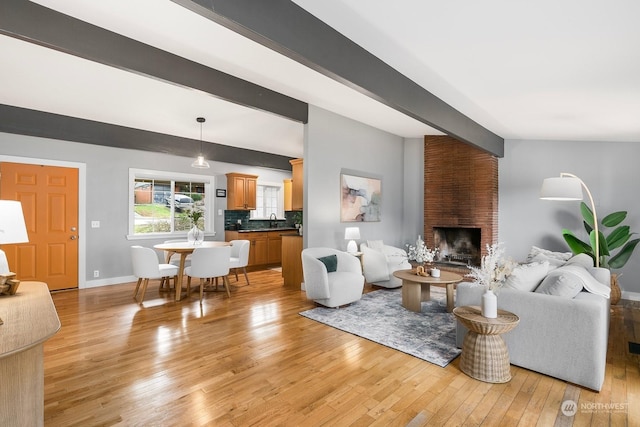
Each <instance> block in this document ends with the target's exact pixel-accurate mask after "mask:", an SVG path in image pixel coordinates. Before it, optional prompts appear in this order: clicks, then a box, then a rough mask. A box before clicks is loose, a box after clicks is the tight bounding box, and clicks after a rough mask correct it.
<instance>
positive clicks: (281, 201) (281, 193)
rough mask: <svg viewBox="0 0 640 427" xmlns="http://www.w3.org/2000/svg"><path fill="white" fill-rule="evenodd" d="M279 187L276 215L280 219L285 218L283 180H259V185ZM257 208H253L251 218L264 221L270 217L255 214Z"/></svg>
mask: <svg viewBox="0 0 640 427" xmlns="http://www.w3.org/2000/svg"><path fill="white" fill-rule="evenodd" d="M258 187H278V212H276V217H277V218H278V219H279V220H283V219H285V216H284V185H283V184H282V183H281V182H267V181H258V183H257V187H256V190H257V188H258ZM255 212H256V211H255V210H252V211H251V212H250V214H249V220H250V221H251V220H260V221H264V220H268V219H269V217H268V216H267V217H264V218H263V217H259V216H254V215H255Z"/></svg>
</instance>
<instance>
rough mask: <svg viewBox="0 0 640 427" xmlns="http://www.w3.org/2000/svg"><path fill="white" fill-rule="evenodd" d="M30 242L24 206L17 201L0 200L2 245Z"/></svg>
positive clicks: (0, 235) (0, 238) (0, 236)
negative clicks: (23, 211) (23, 210)
mask: <svg viewBox="0 0 640 427" xmlns="http://www.w3.org/2000/svg"><path fill="white" fill-rule="evenodd" d="M28 241H29V236H28V235H27V227H26V225H25V223H24V214H23V213H22V204H21V203H20V202H18V201H15V200H0V244H10V243H25V242H28Z"/></svg>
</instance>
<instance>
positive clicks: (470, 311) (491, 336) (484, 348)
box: [453, 306, 520, 383]
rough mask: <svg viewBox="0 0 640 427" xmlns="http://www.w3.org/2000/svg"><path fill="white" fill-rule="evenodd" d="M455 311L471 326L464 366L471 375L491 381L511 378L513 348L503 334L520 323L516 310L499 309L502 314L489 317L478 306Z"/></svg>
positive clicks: (465, 370) (458, 316) (463, 369)
mask: <svg viewBox="0 0 640 427" xmlns="http://www.w3.org/2000/svg"><path fill="white" fill-rule="evenodd" d="M453 314H455V316H456V317H457V318H458V320H460V322H461V323H462V324H463V325H464V326H466V327H467V329H469V332H467V335H465V337H464V342H463V344H462V355H461V356H460V370H461V371H462V372H464V373H465V374H467V375H469V376H470V377H471V378H475V379H477V380H480V381H485V382H488V383H506V382H508V381H510V380H511V365H510V363H509V350H508V349H507V345H506V344H505V343H504V340H503V339H502V337H501V336H500V335H501V334H504V333H507V332H509V331H510V330H512V329H513V328H515V327H516V326H517V325H518V322H520V318H519V317H518V316H516V315H515V314H513V313H511V312H509V311H506V310H498V317H497V318H495V319H488V318H486V317H484V316H483V315H482V314H481V310H480V307H478V306H462V307H456V308H455V309H454V310H453Z"/></svg>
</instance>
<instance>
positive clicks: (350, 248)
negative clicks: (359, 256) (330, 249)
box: [344, 227, 360, 254]
mask: <svg viewBox="0 0 640 427" xmlns="http://www.w3.org/2000/svg"><path fill="white" fill-rule="evenodd" d="M358 239H360V228H359V227H347V228H345V230H344V240H349V243H348V244H347V252H349V253H352V254H353V253H356V252H358V245H357V244H356V240H358Z"/></svg>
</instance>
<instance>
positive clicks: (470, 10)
mask: <svg viewBox="0 0 640 427" xmlns="http://www.w3.org/2000/svg"><path fill="white" fill-rule="evenodd" d="M34 3H35V5H34ZM261 3H263V6H264V4H269V3H270V2H259V1H257V0H256V1H255V2H254V3H253V5H254V6H255V8H252V7H251V6H252V2H251V1H248V0H242V1H240V0H238V2H237V3H235V4H234V2H233V1H231V0H228V1H224V0H221V1H218V0H213V1H206V0H200V1H198V0H194V1H191V0H175V1H169V0H136V1H132V0H111V1H109V2H98V1H86V0H64V1H62V0H36V1H34V2H29V1H28V0H6V1H4V2H3V5H1V6H0V34H3V35H0V52H1V53H2V57H3V58H4V60H3V66H2V67H0V81H1V82H2V90H1V91H0V104H4V105H5V106H10V107H18V108H20V109H29V110H36V111H41V112H47V113H55V114H59V115H63V116H69V117H75V118H80V119H84V120H88V121H91V122H99V123H106V124H109V125H117V126H121V127H124V128H131V129H137V130H142V131H150V132H154V133H158V134H162V135H170V136H174V137H176V138H177V139H176V140H177V141H180V140H181V139H182V138H185V139H199V137H200V127H199V125H198V124H197V123H196V120H195V118H196V117H199V116H204V117H206V118H207V121H206V123H205V125H204V126H203V139H204V140H205V141H208V142H213V143H217V144H221V145H226V146H231V147H242V148H246V149H249V150H257V151H263V152H267V153H273V154H276V155H280V156H289V157H299V156H301V155H302V138H303V123H304V121H305V117H304V113H301V112H303V111H304V105H305V104H313V105H316V106H319V107H321V108H324V109H327V110H330V111H334V112H336V113H338V114H341V115H344V116H346V117H350V118H353V119H355V120H358V121H361V122H363V123H367V124H369V125H372V126H374V127H377V128H379V129H382V130H385V131H387V132H390V133H393V134H396V135H399V136H403V137H421V136H423V135H427V134H442V133H451V134H454V135H456V136H460V137H461V139H467V140H471V139H474V138H475V137H476V136H478V135H479V136H478V137H479V138H480V141H479V142H478V144H479V145H480V146H483V147H484V148H487V149H488V150H489V151H493V148H494V147H495V145H492V144H494V143H495V142H496V141H502V139H503V138H504V139H551V140H581V141H640V120H638V117H640V56H639V55H637V52H639V51H640V26H638V25H637V23H636V22H635V21H636V20H637V16H640V4H638V3H637V2H634V1H621V0H613V1H610V2H606V3H605V2H602V1H595V0H584V1H576V0H565V1H562V2H555V1H550V0H541V1H537V2H513V1H508V0H499V1H492V2H489V3H487V2H473V1H457V2H436V1H415V0H414V1H409V0H398V1H395V2H393V3H392V4H391V3H390V2H383V1H378V0H373V1H366V2H365V1H356V0H323V1H313V0H294V3H291V2H288V1H283V0H273V3H271V4H272V6H273V7H272V8H270V9H269V10H262V11H261V9H260V7H258V5H260V4H261ZM24 4H27V5H30V6H36V7H40V6H37V5H41V6H44V7H45V8H47V10H49V9H51V10H52V11H57V12H61V13H62V14H66V15H69V16H70V17H72V18H73V20H72V21H69V22H70V24H69V25H68V26H67V25H65V28H60V31H59V32H60V34H66V36H67V40H66V41H67V42H69V43H71V44H73V43H75V44H74V47H73V48H65V47H63V46H61V44H62V43H59V44H58V43H57V42H55V41H51V38H52V37H51V36H50V35H47V36H46V37H45V36H42V37H45V38H47V40H48V41H47V42H43V40H39V39H38V37H40V36H41V34H45V33H46V28H44V27H46V25H42V27H43V28H42V29H41V28H39V27H40V26H39V25H37V26H35V27H36V28H32V29H30V30H29V31H30V32H33V33H29V34H28V35H25V34H15V33H13V34H11V32H12V31H11V30H10V29H11V25H12V24H13V22H8V21H9V20H10V19H11V18H7V16H11V15H10V14H9V13H8V12H10V10H9V9H11V8H13V9H17V8H19V7H22V5H24ZM218 4H219V5H220V10H221V12H219V11H218V10H217V9H216V7H218ZM229 5H231V6H229ZM235 5H241V6H238V7H240V11H241V12H243V14H244V15H251V13H247V11H249V12H250V11H252V10H255V11H256V13H255V15H256V16H248V17H247V21H243V20H242V19H235V20H234V19H233V16H232V12H233V10H231V12H229V13H226V12H225V10H224V8H225V7H231V8H233V7H235ZM296 5H298V6H300V7H301V8H302V9H304V10H306V11H307V12H309V13H310V14H311V15H313V16H315V17H316V18H318V19H319V20H320V21H323V22H324V23H326V24H328V26H329V29H331V28H332V29H333V30H336V31H337V32H339V33H341V34H342V35H344V36H346V37H347V38H348V39H350V40H352V41H353V42H355V44H356V45H358V46H359V47H361V48H363V50H362V52H363V55H365V56H363V58H364V61H363V60H360V57H359V56H358V55H353V59H350V57H349V56H346V57H344V56H343V57H340V56H339V55H340V52H335V51H330V50H328V51H326V52H322V51H321V49H319V48H316V49H315V50H314V51H312V52H307V54H304V52H302V53H301V52H300V51H297V50H296V49H297V46H298V45H297V44H296V40H292V36H291V34H296V33H295V32H296V31H298V34H300V39H301V40H302V39H304V37H303V36H302V35H304V34H307V35H309V34H310V33H313V31H312V30H313V28H312V27H314V26H313V25H309V22H310V21H308V22H307V21H305V20H301V21H299V22H301V23H302V24H301V25H299V26H298V27H296V23H297V22H298V21H297V22H293V23H291V22H288V23H287V22H284V21H282V22H276V21H277V19H278V17H277V16H275V17H274V16H273V15H270V14H269V11H273V10H278V9H277V8H276V6H278V7H280V6H281V7H283V9H281V10H286V11H290V10H294V11H295V9H296V8H297V7H296ZM25 10H29V13H30V14H32V15H36V13H33V12H31V9H25ZM303 12H304V11H303ZM38 13H39V12H38ZM296 13H298V12H296ZM305 13H306V12H305ZM3 16H4V18H3ZM43 16H45V17H46V14H45V15H43ZM290 16H294V17H299V16H300V15H290ZM282 18H286V16H283V17H282ZM30 19H34V21H33V22H38V21H37V18H36V17H32V16H29V17H27V18H25V22H26V23H28V22H29V20H30ZM243 19H244V17H243ZM269 20H271V22H269ZM3 21H4V22H3ZM76 21H77V22H80V21H84V22H86V23H89V24H93V25H95V26H97V27H100V29H105V30H109V31H110V32H112V33H109V34H107V35H101V36H100V38H99V39H98V40H89V39H86V40H85V39H84V38H83V37H82V36H83V34H85V33H84V32H83V31H84V29H82V28H80V27H79V26H78V27H77V29H76V26H75V24H74V22H76ZM263 21H264V22H266V24H265V25H266V26H267V27H268V28H267V30H269V31H272V33H271V34H270V35H267V36H265V34H264V32H262V34H261V35H256V33H257V30H256V29H255V28H251V26H252V25H253V24H254V23H255V22H258V25H262V24H263ZM32 27H34V26H33V25H32ZM280 29H283V31H282V32H280V31H279V30H280ZM284 29H286V31H284ZM305 29H308V30H309V32H306V31H305ZM40 30H42V31H40ZM76 30H77V31H78V32H77V34H78V40H68V39H69V38H72V37H69V34H71V35H73V34H74V31H76ZM281 33H282V34H281ZM110 34H113V37H115V38H112V36H111V35H110ZM313 34H315V33H313ZM323 34H329V33H327V32H326V31H324V30H323ZM281 36H282V39H279V37H281ZM61 37H62V38H64V37H63V36H61ZM118 37H121V38H120V39H118ZM124 38H126V39H127V40H131V41H132V42H134V43H135V42H141V44H139V45H133V44H131V47H127V49H126V50H127V54H128V55H129V58H125V59H124V60H121V59H117V58H121V57H119V56H118V55H119V54H120V53H121V52H119V46H125V45H124V44H120V43H119V42H118V40H123V39H124ZM110 40H111V41H114V40H115V41H114V43H113V44H112V45H110V44H109V41H110ZM63 41H64V40H63ZM303 41H304V40H303ZM49 42H51V45H49V44H48V43H49ZM72 42H73V43H72ZM312 42H313V41H311V43H312ZM100 43H102V44H100ZM287 43H289V45H287ZM56 44H57V45H56ZM52 45H56V46H52ZM301 45H302V43H301ZM311 46H313V45H312V44H311ZM336 46H338V45H336ZM358 46H356V47H355V48H357V49H359V47H358ZM151 48H156V49H151ZM136 49H140V50H136ZM350 49H353V47H351V48H350ZM122 50H125V49H124V48H123V49H122ZM81 51H82V52H90V53H91V54H82V53H79V52H81ZM132 52H140V54H139V55H138V58H131V56H133V55H132ZM345 52H346V53H347V54H350V53H352V52H354V51H353V50H348V49H347V50H346V51H345ZM368 54H372V56H374V57H377V58H379V59H380V60H381V61H380V63H379V64H377V63H375V64H374V65H375V67H371V73H369V72H367V70H366V69H361V70H359V71H360V72H359V75H355V76H345V75H344V74H341V69H343V68H344V69H345V70H346V69H348V68H349V67H351V68H352V69H356V70H358V66H362V65H363V64H367V61H370V58H367V57H366V55H368ZM123 55H124V54H123ZM147 55H148V56H147ZM309 56H317V57H316V58H312V59H311V60H309V58H308V57H309ZM124 57H125V56H122V58H124ZM114 58H116V59H114ZM341 58H342V59H341ZM132 59H135V60H137V61H138V62H137V64H134V65H130V64H129V63H127V62H126V60H132ZM325 60H326V61H327V62H326V63H323V61H325ZM340 61H342V63H341V62H340ZM163 64H165V66H163ZM387 65H388V66H390V67H392V68H393V69H395V70H397V71H398V72H399V73H398V75H399V76H401V77H406V81H405V80H401V78H400V77H398V76H396V75H393V76H392V77H393V78H392V79H390V80H389V81H388V86H390V87H384V85H381V84H380V81H374V80H375V77H376V74H375V72H374V71H375V70H374V68H379V69H383V68H384V67H385V66H387ZM343 66H344V67H343ZM145 67H147V68H145ZM194 67H195V68H194ZM198 67H200V68H198ZM152 68H153V69H152ZM185 70H186V72H184V73H183V71H185ZM194 70H196V71H197V72H196V73H194V72H193V71H194ZM219 72H222V73H220V74H224V76H226V75H229V76H234V77H236V78H238V80H224V79H221V77H220V75H215V74H211V73H219ZM181 73H183V74H182V75H181ZM193 74H196V75H198V76H199V77H192V75H193ZM224 78H226V77H224ZM198 79H199V80H198ZM223 82H226V83H223ZM396 83H397V85H396ZM216 84H217V85H218V86H219V87H218V88H212V85H213V86H215V85H216ZM411 84H415V85H416V88H417V89H419V90H415V89H416V88H412V86H411ZM246 85H249V86H248V87H247V86H246ZM237 87H240V89H239V92H240V93H241V95H232V96H230V97H228V96H227V95H226V93H225V88H226V89H227V90H232V89H233V90H235V88H237ZM407 88H412V89H411V90H407ZM212 89H213V90H212ZM243 95H250V96H251V99H243V98H242V96H243ZM283 95H284V96H283ZM430 95H435V97H433V98H435V100H433V99H430V98H429V96H430ZM394 97H396V98H394ZM414 98H415V99H414ZM425 100H426V101H425ZM403 102H404V104H403ZM438 102H442V103H443V104H444V105H447V106H449V107H450V108H451V110H450V111H449V110H445V109H443V108H442V106H441V105H440V104H438ZM261 103H268V104H270V105H276V106H277V108H275V109H273V108H262V104H261ZM425 103H426V104H425ZM425 105H426V107H425ZM423 107H424V108H423ZM427 107H428V108H427ZM443 112H444V113H443ZM457 114H459V115H457ZM2 120H3V119H2V117H0V122H1V121H2ZM468 129H471V131H469V132H470V133H469V134H468V135H467V134H466V132H467V131H468ZM5 130H6V126H5ZM483 139H484V141H483ZM470 142H472V143H475V142H474V141H470Z"/></svg>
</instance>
